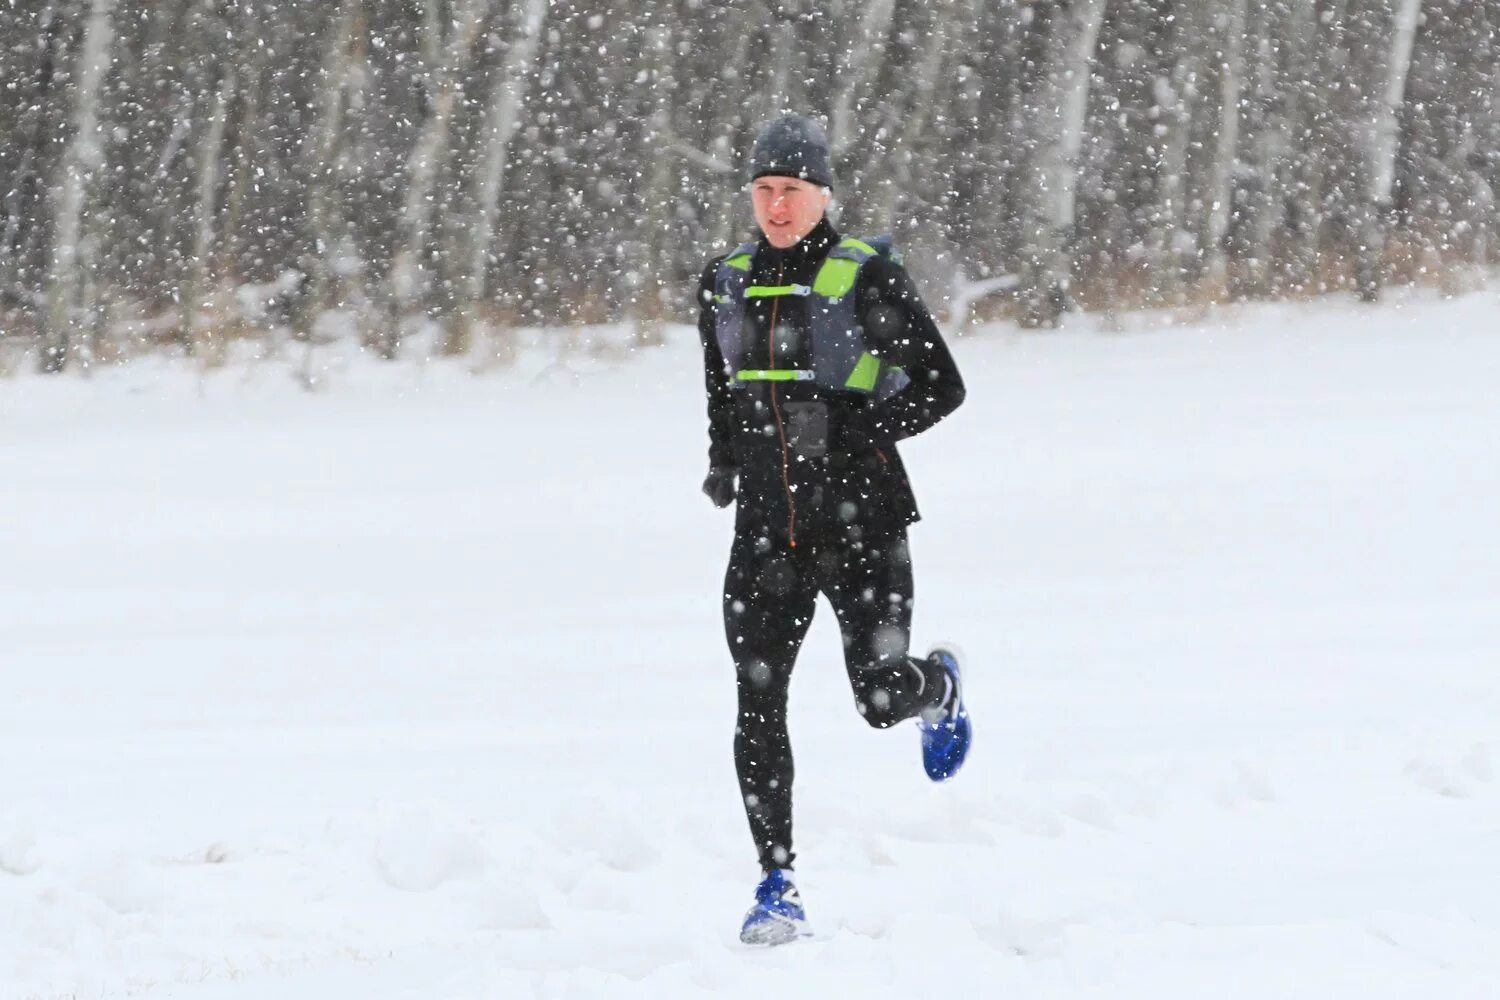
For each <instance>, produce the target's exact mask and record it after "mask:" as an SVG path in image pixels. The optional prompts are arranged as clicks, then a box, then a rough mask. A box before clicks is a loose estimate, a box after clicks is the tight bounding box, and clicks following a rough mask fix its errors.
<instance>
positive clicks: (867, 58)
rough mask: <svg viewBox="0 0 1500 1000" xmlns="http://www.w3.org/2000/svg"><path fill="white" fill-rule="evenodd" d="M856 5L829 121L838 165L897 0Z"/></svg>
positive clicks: (879, 57) (882, 51)
mask: <svg viewBox="0 0 1500 1000" xmlns="http://www.w3.org/2000/svg"><path fill="white" fill-rule="evenodd" d="M857 9H858V10H859V27H858V29H857V30H856V32H855V41H854V44H853V45H851V46H850V47H849V48H848V49H847V50H846V52H845V53H844V56H843V58H842V59H841V60H840V61H839V76H838V90H837V91H836V92H835V94H834V98H833V102H832V110H831V112H830V114H829V122H828V142H829V145H830V146H831V147H832V150H831V152H832V156H833V159H834V162H835V163H836V164H838V165H840V166H842V165H843V162H842V161H843V156H844V154H845V153H846V152H847V151H848V149H849V147H850V144H851V142H852V141H853V138H854V134H853V133H854V132H855V131H856V129H855V128H854V118H855V114H856V112H857V110H858V109H857V108H856V102H857V101H858V100H859V99H860V98H862V97H864V96H865V91H866V89H867V88H868V87H869V85H870V82H871V81H872V80H874V79H875V78H876V76H878V75H879V73H880V66H881V63H882V62H883V61H884V59H885V39H886V33H887V32H888V31H889V30H890V27H891V15H892V13H893V12H894V11H895V9H896V0H869V2H868V3H865V4H863V5H858V6H857Z"/></svg>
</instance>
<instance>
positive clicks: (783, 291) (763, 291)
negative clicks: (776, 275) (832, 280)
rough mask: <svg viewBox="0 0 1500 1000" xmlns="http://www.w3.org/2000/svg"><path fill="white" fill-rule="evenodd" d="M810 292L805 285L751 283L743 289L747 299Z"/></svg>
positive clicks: (772, 297) (771, 297)
mask: <svg viewBox="0 0 1500 1000" xmlns="http://www.w3.org/2000/svg"><path fill="white" fill-rule="evenodd" d="M811 292H812V289H811V288H808V287H807V286H806V285H751V286H750V287H749V288H747V289H745V298H747V299H774V298H777V297H778V296H782V295H807V294H809V293H811Z"/></svg>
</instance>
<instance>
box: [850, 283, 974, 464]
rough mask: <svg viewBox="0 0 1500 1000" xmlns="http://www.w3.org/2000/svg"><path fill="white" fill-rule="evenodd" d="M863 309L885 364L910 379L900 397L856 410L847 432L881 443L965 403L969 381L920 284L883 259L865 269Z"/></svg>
mask: <svg viewBox="0 0 1500 1000" xmlns="http://www.w3.org/2000/svg"><path fill="white" fill-rule="evenodd" d="M859 284H860V287H859V288H858V289H857V291H856V294H858V296H859V312H860V316H861V318H862V322H863V323H864V327H865V333H866V335H867V336H869V337H870V339H871V341H872V342H873V343H875V344H876V345H878V350H879V353H880V355H881V359H880V360H881V362H882V367H886V366H892V365H894V366H899V367H901V368H903V369H905V371H906V375H907V377H908V378H910V379H911V382H910V383H909V384H908V385H907V386H906V388H904V389H902V390H901V391H900V392H898V393H897V394H896V395H894V396H891V397H890V398H888V399H885V400H882V401H872V402H871V404H870V405H869V406H867V407H866V408H865V409H863V410H860V411H858V412H857V413H855V414H853V415H852V416H851V417H850V419H849V423H848V425H847V428H846V429H847V432H848V433H850V434H851V435H852V436H853V437H854V438H855V439H862V440H864V441H867V442H868V443H869V444H871V445H873V446H875V447H880V446H882V445H889V444H894V443H895V442H897V441H900V440H901V439H903V438H909V437H912V436H913V435H916V434H920V433H922V432H923V431H925V430H927V429H928V428H929V427H931V426H932V425H933V424H935V423H937V422H938V421H939V420H942V419H943V418H944V417H946V416H947V415H948V414H950V413H952V412H953V411H954V410H956V409H958V407H959V404H961V403H962V402H963V401H964V394H965V390H964V380H963V377H962V376H961V375H959V373H958V365H956V364H955V363H954V361H953V355H952V354H950V353H949V352H948V345H947V344H946V343H944V342H943V335H942V333H941V332H939V330H938V327H937V323H936V322H935V321H934V320H933V318H932V314H931V313H930V312H928V311H927V306H926V305H925V304H924V303H923V302H922V297H921V296H920V295H919V294H918V293H917V286H916V285H915V283H913V282H912V280H911V276H910V275H909V274H907V273H906V269H905V268H903V267H902V266H901V265H899V264H897V263H895V262H893V261H890V260H888V259H886V258H884V257H875V258H872V259H871V260H869V261H867V262H866V263H865V265H864V267H863V268H861V269H860V275H859Z"/></svg>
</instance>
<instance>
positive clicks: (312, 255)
mask: <svg viewBox="0 0 1500 1000" xmlns="http://www.w3.org/2000/svg"><path fill="white" fill-rule="evenodd" d="M362 3H363V0H343V4H342V6H341V7H340V8H339V16H338V19H337V20H336V21H335V23H334V30H333V39H332V44H330V45H329V46H328V48H327V50H326V53H325V55H324V58H323V68H322V73H321V74H320V76H319V80H318V110H317V119H316V121H315V123H314V125H313V129H312V142H311V143H310V144H309V149H310V150H311V155H310V156H309V161H310V162H309V164H308V178H309V180H308V191H307V239H308V243H309V244H310V245H309V246H308V248H307V250H306V252H305V253H304V255H303V257H302V259H301V260H300V261H298V265H299V270H301V272H302V275H303V278H302V283H303V288H302V292H301V294H300V295H299V297H298V304H297V309H296V311H295V314H294V315H293V317H292V329H293V331H294V334H295V336H296V337H297V339H298V340H306V341H309V342H310V341H311V339H312V334H313V327H314V325H315V324H316V323H317V321H318V317H319V316H321V315H322V314H323V312H324V310H326V309H327V308H328V300H329V289H330V287H331V285H332V268H331V267H330V266H329V258H330V257H332V256H333V254H334V253H335V249H336V246H337V243H338V239H337V233H338V231H339V230H341V229H342V227H341V226H339V225H337V224H336V223H335V217H336V216H337V215H338V214H339V188H338V175H339V168H338V161H339V147H340V144H341V137H342V134H343V120H344V101H345V87H346V84H347V81H348V78H349V67H350V61H351V57H352V53H353V50H354V40H355V35H356V32H357V27H358V25H359V23H360V21H361V19H362V16H363V15H362V11H361V5H362Z"/></svg>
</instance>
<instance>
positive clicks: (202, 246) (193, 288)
mask: <svg viewBox="0 0 1500 1000" xmlns="http://www.w3.org/2000/svg"><path fill="white" fill-rule="evenodd" d="M234 89H235V74H234V70H233V69H231V70H229V72H228V73H227V74H226V75H225V77H224V79H223V80H222V81H221V82H220V83H219V92H218V95H217V96H216V97H215V98H214V107H213V112H212V114H210V115H209V119H208V127H207V128H206V129H205V131H204V133H203V141H202V143H200V144H199V147H198V156H197V160H198V197H197V199H196V201H195V203H194V207H193V253H192V256H191V257H189V258H188V262H187V264H188V268H187V281H186V282H185V283H184V287H183V289H182V296H181V298H182V332H181V337H182V344H183V347H184V348H185V349H186V350H187V353H188V354H189V355H194V354H199V353H201V352H200V348H212V346H213V341H214V340H215V337H216V331H214V330H213V329H209V330H207V331H206V332H204V334H203V335H202V341H201V342H200V340H199V331H198V318H199V317H198V313H199V311H200V310H201V309H202V305H203V301H202V300H203V295H204V289H205V288H206V287H207V285H208V278H209V273H210V267H209V255H210V253H211V252H212V250H213V242H214V213H215V209H216V207H217V205H218V201H219V157H220V152H221V147H222V146H223V145H224V125H225V119H226V118H227V113H228V107H229V95H230V94H232V93H234ZM208 360H209V361H212V360H214V359H213V358H212V351H211V350H210V352H209V358H208Z"/></svg>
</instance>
